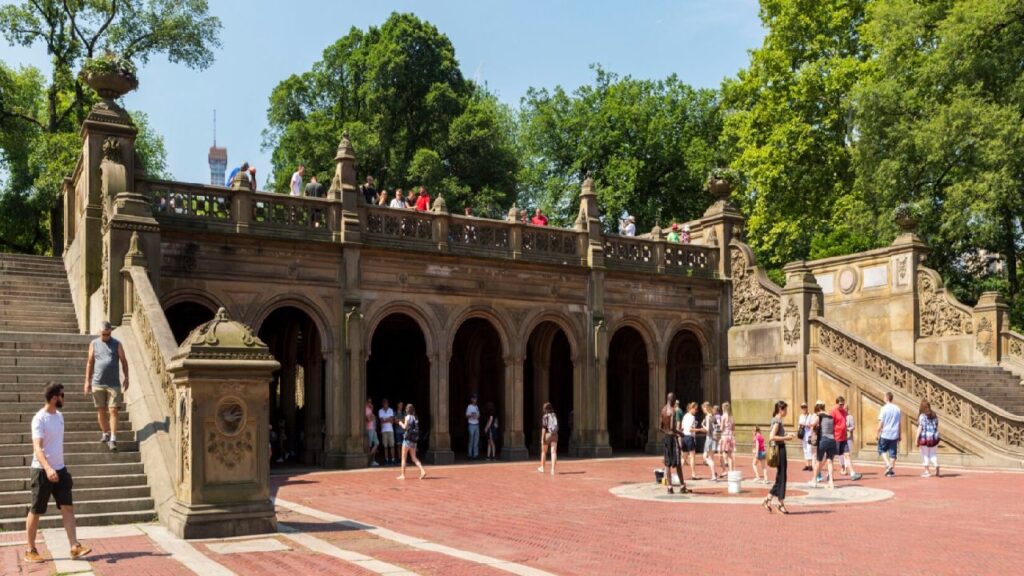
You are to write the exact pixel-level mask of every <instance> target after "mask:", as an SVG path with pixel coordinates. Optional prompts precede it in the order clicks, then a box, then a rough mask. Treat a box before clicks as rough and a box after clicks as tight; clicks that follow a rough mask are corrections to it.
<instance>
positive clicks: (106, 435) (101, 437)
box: [100, 432, 110, 443]
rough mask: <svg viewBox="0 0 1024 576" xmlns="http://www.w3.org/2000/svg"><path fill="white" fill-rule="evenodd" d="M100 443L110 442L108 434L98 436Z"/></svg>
mask: <svg viewBox="0 0 1024 576" xmlns="http://www.w3.org/2000/svg"><path fill="white" fill-rule="evenodd" d="M100 442H102V443H106V442H110V432H104V433H103V435H102V436H100Z"/></svg>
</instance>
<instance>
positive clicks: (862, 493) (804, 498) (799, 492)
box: [609, 480, 893, 506]
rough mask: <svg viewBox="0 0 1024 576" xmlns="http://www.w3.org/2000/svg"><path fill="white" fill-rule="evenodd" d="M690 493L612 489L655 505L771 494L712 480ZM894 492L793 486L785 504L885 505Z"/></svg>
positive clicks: (647, 487)
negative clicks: (734, 488) (735, 488)
mask: <svg viewBox="0 0 1024 576" xmlns="http://www.w3.org/2000/svg"><path fill="white" fill-rule="evenodd" d="M686 486H687V488H689V489H690V490H692V491H693V492H692V493H691V494H679V487H678V486H676V493H675V494H669V493H667V491H666V487H665V486H662V485H660V484H655V483H654V482H643V483H638V484H622V485H620V486H615V487H613V488H611V490H609V491H610V492H611V493H612V494H614V495H616V496H618V497H620V498H630V499H632V500H651V501H655V502H676V503H686V504H755V505H760V504H761V499H763V498H764V497H765V496H767V495H768V490H769V488H770V486H769V485H767V484H758V483H756V482H753V481H745V482H743V483H742V484H741V486H742V489H743V491H742V492H740V493H739V494H729V492H728V483H726V482H712V481H710V480H696V481H694V480H691V481H689V482H687V483H686ZM892 496H893V494H892V492H890V491H888V490H881V489H879V488H867V487H865V486H859V485H856V484H847V485H840V486H836V488H835V490H829V489H828V488H810V487H808V485H807V484H806V483H790V484H788V485H787V486H786V503H787V504H799V505H803V506H829V505H832V504H867V503H869V502H882V501H883V500H888V499H890V498H892Z"/></svg>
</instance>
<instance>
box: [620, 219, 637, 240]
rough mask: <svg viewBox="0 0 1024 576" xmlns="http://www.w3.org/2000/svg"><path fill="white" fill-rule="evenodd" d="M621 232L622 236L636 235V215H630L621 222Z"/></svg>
mask: <svg viewBox="0 0 1024 576" xmlns="http://www.w3.org/2000/svg"><path fill="white" fill-rule="evenodd" d="M619 234H621V235H622V236H636V216H629V217H627V218H626V219H625V220H623V221H622V223H621V224H619Z"/></svg>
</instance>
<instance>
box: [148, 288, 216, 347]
mask: <svg viewBox="0 0 1024 576" xmlns="http://www.w3.org/2000/svg"><path fill="white" fill-rule="evenodd" d="M160 304H161V307H162V308H163V311H164V316H165V317H166V318H167V323H168V325H169V326H170V328H171V333H172V334H174V340H175V342H177V343H178V344H181V343H182V342H184V341H185V338H186V337H187V336H188V335H189V333H190V332H192V330H194V329H195V328H196V327H197V326H199V325H201V324H203V323H205V322H208V321H210V320H212V319H213V317H214V315H215V314H216V313H217V310H218V309H219V308H221V304H220V302H219V301H218V300H217V299H215V298H214V296H213V295H211V294H209V293H208V292H206V291H203V290H199V289H194V288H185V289H179V290H175V291H174V292H171V293H170V296H169V297H167V298H164V299H163V301H162V302H161V303H160ZM231 312H232V311H230V310H229V311H228V313H229V315H230V314H231Z"/></svg>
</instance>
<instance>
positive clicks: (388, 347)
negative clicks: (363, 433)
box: [366, 313, 431, 459]
mask: <svg viewBox="0 0 1024 576" xmlns="http://www.w3.org/2000/svg"><path fill="white" fill-rule="evenodd" d="M366 395H367V396H369V397H370V398H372V399H373V406H374V410H375V411H376V412H377V413H378V414H379V413H380V409H381V407H382V405H383V401H384V399H385V398H387V399H388V404H389V406H390V407H391V409H392V410H394V411H395V415H396V418H397V416H398V403H399V402H402V403H403V404H409V403H412V404H413V405H414V406H416V416H417V417H418V418H419V422H420V440H419V443H418V444H417V451H418V452H419V453H420V454H423V453H424V452H425V451H426V450H427V449H429V447H430V445H429V437H430V436H429V434H428V430H429V429H430V423H431V422H430V359H429V358H427V341H426V338H425V336H424V335H423V331H422V330H420V326H419V324H418V323H416V321H415V320H413V319H412V318H411V317H410V316H408V315H406V314H401V313H395V314H390V315H388V316H387V317H386V318H384V319H383V320H381V322H380V323H379V324H378V325H377V327H376V328H375V329H374V331H373V338H372V339H371V340H370V358H369V360H368V361H367V363H366ZM394 426H397V424H395V425H394ZM382 431H383V430H382ZM397 448H398V450H401V447H397ZM379 452H380V458H381V459H383V458H384V448H383V447H382V448H381V449H380V450H379ZM397 453H398V454H399V457H400V455H401V452H397Z"/></svg>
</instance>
